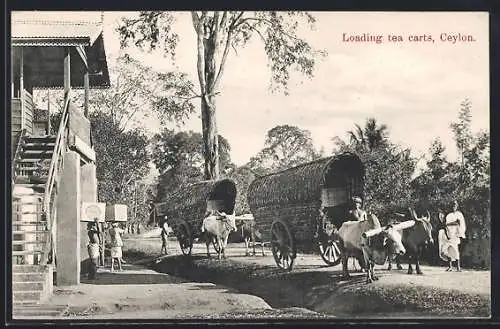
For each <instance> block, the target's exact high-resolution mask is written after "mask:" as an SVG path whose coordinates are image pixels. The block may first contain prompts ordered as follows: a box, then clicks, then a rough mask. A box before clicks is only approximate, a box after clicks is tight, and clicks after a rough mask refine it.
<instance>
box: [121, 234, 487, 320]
mask: <svg viewBox="0 0 500 329" xmlns="http://www.w3.org/2000/svg"><path fill="white" fill-rule="evenodd" d="M126 245H127V248H128V255H129V256H130V257H139V258H140V257H144V256H145V255H149V256H151V255H153V256H154V255H157V254H158V252H157V251H156V249H157V248H158V242H157V241H156V240H155V239H137V238H136V239H129V240H128V241H127V242H126ZM160 245H161V244H160ZM169 247H170V252H171V254H173V255H172V256H168V257H165V258H163V259H161V260H157V261H156V262H155V264H154V265H153V268H154V269H156V270H157V271H160V272H164V273H170V274H173V275H177V276H180V277H185V278H188V279H190V280H193V281H205V282H206V281H209V282H214V283H218V284H223V285H225V286H229V287H233V288H236V289H238V290H239V291H240V292H243V293H248V294H253V295H257V296H259V297H262V298H263V299H264V300H265V301H266V302H267V303H269V305H271V306H272V307H274V308H283V307H301V308H307V309H310V310H313V311H315V312H321V313H323V314H330V315H334V316H337V317H349V318H352V317H355V316H358V317H388V316H389V317H412V318H414V317H488V316H489V315H490V313H491V311H490V304H491V296H490V291H491V288H490V281H491V278H490V272H489V271H473V270H464V271H463V272H460V273H458V272H445V271H444V267H430V266H423V267H422V268H423V271H424V273H425V274H424V275H408V274H406V271H405V270H404V271H401V270H400V271H394V270H393V271H391V272H389V271H387V270H384V269H383V268H382V269H381V268H380V267H377V273H378V275H379V276H380V280H379V281H377V282H375V283H373V284H370V285H366V284H365V282H364V275H363V273H360V272H354V273H353V279H351V280H349V281H343V280H342V279H341V278H340V274H341V273H340V272H341V268H340V266H335V267H326V266H325V265H324V263H323V262H322V260H321V259H320V257H319V256H318V255H301V254H299V255H298V258H297V262H296V264H297V265H296V266H295V267H294V270H293V271H292V272H289V273H288V272H284V271H281V270H279V269H278V268H277V267H276V265H275V264H274V260H273V257H272V255H271V254H270V252H269V251H266V256H264V257H262V256H260V255H258V256H252V257H245V251H244V248H242V245H231V246H230V248H229V249H228V253H227V254H228V259H226V260H222V261H219V260H216V259H207V257H206V254H205V247H204V246H203V245H195V248H194V249H193V255H192V257H182V256H179V255H180V250H179V249H178V245H177V244H176V242H175V241H172V242H171V244H170V246H169ZM134 255H135V256H134ZM150 260H151V258H150V259H149V261H150ZM350 266H351V267H352V264H351V263H350Z"/></svg>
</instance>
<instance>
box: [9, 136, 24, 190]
mask: <svg viewBox="0 0 500 329" xmlns="http://www.w3.org/2000/svg"><path fill="white" fill-rule="evenodd" d="M25 137H26V129H23V130H21V133H20V134H19V138H18V140H17V144H16V152H15V153H14V157H13V158H12V181H14V182H15V180H16V177H17V173H18V170H17V166H18V161H19V159H20V158H21V148H22V143H23V141H24V138H25Z"/></svg>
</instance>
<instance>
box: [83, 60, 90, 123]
mask: <svg viewBox="0 0 500 329" xmlns="http://www.w3.org/2000/svg"><path fill="white" fill-rule="evenodd" d="M89 85H90V84H89V69H88V68H86V69H85V73H84V75H83V87H84V88H85V100H84V103H83V104H84V112H83V114H84V115H85V117H86V118H88V117H89V89H90V87H89Z"/></svg>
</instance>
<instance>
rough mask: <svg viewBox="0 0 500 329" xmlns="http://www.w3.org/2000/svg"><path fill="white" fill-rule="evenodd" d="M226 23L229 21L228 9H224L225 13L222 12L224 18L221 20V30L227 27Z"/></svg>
mask: <svg viewBox="0 0 500 329" xmlns="http://www.w3.org/2000/svg"><path fill="white" fill-rule="evenodd" d="M226 23H227V11H224V13H223V14H222V19H221V21H220V29H221V31H222V30H223V29H224V28H225V27H226Z"/></svg>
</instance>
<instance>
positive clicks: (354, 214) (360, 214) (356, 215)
mask: <svg viewBox="0 0 500 329" xmlns="http://www.w3.org/2000/svg"><path fill="white" fill-rule="evenodd" d="M352 201H353V203H354V209H352V210H349V214H350V216H351V218H352V220H358V221H364V220H366V219H367V217H366V211H364V210H363V209H361V205H362V204H363V200H361V198H360V197H359V196H355V197H353V198H352Z"/></svg>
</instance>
